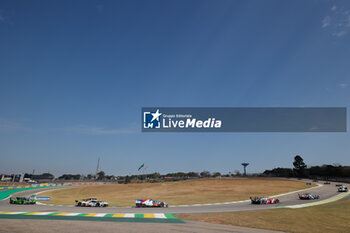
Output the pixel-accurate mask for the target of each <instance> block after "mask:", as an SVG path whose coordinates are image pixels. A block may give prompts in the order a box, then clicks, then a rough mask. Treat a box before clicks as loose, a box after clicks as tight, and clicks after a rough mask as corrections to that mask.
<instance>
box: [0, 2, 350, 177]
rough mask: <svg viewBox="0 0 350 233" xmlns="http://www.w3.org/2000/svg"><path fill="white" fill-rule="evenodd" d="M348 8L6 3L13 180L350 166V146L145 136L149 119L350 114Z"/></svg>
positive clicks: (3, 130)
mask: <svg viewBox="0 0 350 233" xmlns="http://www.w3.org/2000/svg"><path fill="white" fill-rule="evenodd" d="M349 63H350V2H349V1H326V0H325V1H312V0H310V1H278V0H276V1H267V0H266V1H258V0H257V1H243V0H242V1H232V0H230V1H224V0H223V1H204V0H200V1H199V0H198V1H189V0H185V1H180V0H177V1H164V0H161V1H9V0H8V1H7V0H5V1H1V2H0V158H1V163H0V173H12V172H21V171H23V172H32V170H33V169H35V170H36V173H41V172H47V171H49V172H51V173H54V174H56V175H59V174H62V173H80V174H87V173H91V172H94V171H95V169H96V163H97V158H98V157H101V169H102V170H104V171H105V172H106V173H108V174H115V175H125V174H135V173H137V168H138V167H139V165H140V164H142V163H145V164H146V167H147V171H146V172H154V171H157V172H161V173H167V172H174V171H203V170H209V171H219V172H224V173H227V172H229V171H231V172H233V171H235V170H237V169H240V170H242V169H241V165H240V163H241V162H243V161H248V162H250V163H251V165H250V166H249V167H248V172H260V171H264V170H265V169H271V168H274V167H278V166H280V167H291V166H292V161H293V157H294V156H295V155H296V154H300V155H301V156H302V157H303V158H304V160H305V162H306V163H307V164H308V165H321V164H324V163H328V164H332V163H341V164H344V165H350V159H349V158H350V156H349V151H350V143H349V141H350V136H349V133H174V134H172V133H141V126H140V111H141V107H152V106H163V107H192V106H193V107H349V100H350V92H349V88H350V86H349V85H350V65H349Z"/></svg>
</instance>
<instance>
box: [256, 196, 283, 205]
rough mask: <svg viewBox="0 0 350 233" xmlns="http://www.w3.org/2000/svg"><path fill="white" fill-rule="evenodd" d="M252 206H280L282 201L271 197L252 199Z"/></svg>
mask: <svg viewBox="0 0 350 233" xmlns="http://www.w3.org/2000/svg"><path fill="white" fill-rule="evenodd" d="M250 200H251V202H252V204H278V203H279V202H280V200H278V199H277V198H269V197H250Z"/></svg>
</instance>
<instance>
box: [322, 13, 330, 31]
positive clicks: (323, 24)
mask: <svg viewBox="0 0 350 233" xmlns="http://www.w3.org/2000/svg"><path fill="white" fill-rule="evenodd" d="M330 23H331V17H330V16H329V15H327V16H326V17H325V18H324V19H323V20H322V27H323V28H325V27H328V26H329V24H330Z"/></svg>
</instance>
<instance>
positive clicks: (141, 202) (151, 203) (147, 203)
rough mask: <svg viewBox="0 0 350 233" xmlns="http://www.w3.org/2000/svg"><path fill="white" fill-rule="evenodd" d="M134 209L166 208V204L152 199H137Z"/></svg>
mask: <svg viewBox="0 0 350 233" xmlns="http://www.w3.org/2000/svg"><path fill="white" fill-rule="evenodd" d="M136 207H165V208H167V207H168V203H166V202H162V201H157V200H152V199H137V200H136Z"/></svg>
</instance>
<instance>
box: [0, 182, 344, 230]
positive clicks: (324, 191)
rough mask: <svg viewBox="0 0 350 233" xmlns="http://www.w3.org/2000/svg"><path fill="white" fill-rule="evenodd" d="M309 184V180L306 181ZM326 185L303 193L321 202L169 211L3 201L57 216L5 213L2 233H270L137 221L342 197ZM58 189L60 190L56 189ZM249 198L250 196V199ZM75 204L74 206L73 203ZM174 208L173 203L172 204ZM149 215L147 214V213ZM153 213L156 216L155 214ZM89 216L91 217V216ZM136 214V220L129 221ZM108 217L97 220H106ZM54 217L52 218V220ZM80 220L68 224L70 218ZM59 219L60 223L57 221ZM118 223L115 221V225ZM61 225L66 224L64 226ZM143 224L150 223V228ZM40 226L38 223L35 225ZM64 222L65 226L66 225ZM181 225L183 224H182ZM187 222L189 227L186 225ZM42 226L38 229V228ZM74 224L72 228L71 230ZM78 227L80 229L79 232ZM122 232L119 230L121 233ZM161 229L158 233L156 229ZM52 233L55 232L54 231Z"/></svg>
mask: <svg viewBox="0 0 350 233" xmlns="http://www.w3.org/2000/svg"><path fill="white" fill-rule="evenodd" d="M302 182H309V181H302ZM320 184H322V185H321V186H318V187H313V188H311V189H310V190H306V191H300V193H303V192H309V193H312V194H318V195H320V199H319V200H299V198H298V195H297V194H298V192H295V193H290V194H282V195H277V196H276V197H278V199H279V200H280V203H279V204H273V205H252V204H251V203H250V201H245V202H238V203H231V204H207V205H192V206H177V207H171V206H170V207H169V208H133V207H129V208H126V207H75V206H50V205H40V204H37V205H10V204H9V200H8V199H5V200H1V201H0V212H22V213H23V212H25V213H28V212H33V213H40V214H41V213H44V212H46V213H54V215H55V216H31V215H30V213H29V214H28V215H27V214H22V215H20V214H19V215H17V214H12V215H11V214H1V216H0V222H1V225H2V228H0V232H48V231H45V230H43V231H40V230H38V229H39V228H40V229H46V230H47V228H42V227H44V226H47V225H48V224H49V225H50V229H51V228H52V229H53V231H56V232H57V231H59V232H96V231H92V229H93V227H96V226H100V228H98V229H99V231H98V232H111V231H112V230H113V232H200V233H203V232H272V231H266V230H258V229H250V228H241V227H234V226H222V225H218V224H209V223H200V222H192V221H185V222H184V221H182V220H180V219H176V218H175V219H163V220H164V221H163V220H159V219H153V220H152V219H143V217H142V218H141V219H140V218H138V219H137V216H145V218H146V215H147V214H148V215H153V216H159V215H163V216H164V215H166V216H172V215H171V213H172V214H177V213H210V212H234V211H246V210H261V209H270V208H284V207H286V206H293V205H300V204H305V203H312V202H318V201H323V200H326V199H329V198H332V197H335V196H337V195H339V194H340V193H338V192H337V187H336V186H335V184H336V183H333V182H331V184H323V182H320ZM51 189H53V188H47V189H41V190H27V191H23V192H19V193H16V194H14V195H13V196H30V195H33V194H36V193H38V192H42V191H45V190H51ZM55 189H57V188H55ZM247 198H249V197H247ZM72 204H73V203H72ZM170 205H171V203H170ZM57 213H63V214H65V215H67V214H68V216H75V217H68V216H57ZM77 213H90V214H81V215H85V216H86V217H82V216H78V215H77ZM94 213H95V214H94ZM146 213H147V214H146ZM152 213H153V214H152ZM119 214H121V215H123V214H124V215H126V216H125V217H124V219H122V218H111V217H110V216H112V215H119ZM89 215H90V216H91V217H89ZM130 215H132V216H133V218H134V220H132V219H131V218H127V216H130ZM103 216H105V217H104V218H96V217H103ZM51 217H52V218H51ZM69 218H70V219H71V220H76V221H67V220H68V219H69ZM29 219H30V220H29ZM56 220H59V221H56ZM18 221H26V224H25V226H27V227H29V226H31V224H32V225H33V226H32V228H31V229H32V230H30V228H23V229H22V228H21V227H20V225H18V226H16V227H14V224H13V223H14V222H18ZM112 221H114V222H112ZM60 222H61V223H62V224H60ZM143 222H148V223H147V224H146V225H145V224H143ZM34 223H37V224H34ZM63 223H64V224H63ZM179 223H180V224H179ZM181 223H182V224H181ZM183 223H185V224H183ZM39 225H40V226H41V227H38V226H39ZM68 225H71V227H68ZM75 228H76V229H75ZM73 229H74V230H73ZM118 229H119V230H118ZM155 229H157V230H155ZM53 231H52V232H53Z"/></svg>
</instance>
